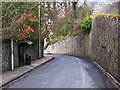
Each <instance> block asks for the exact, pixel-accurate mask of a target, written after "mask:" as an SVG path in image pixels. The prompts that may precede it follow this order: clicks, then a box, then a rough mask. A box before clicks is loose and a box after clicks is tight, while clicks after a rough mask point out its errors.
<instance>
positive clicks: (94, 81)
mask: <svg viewBox="0 0 120 90" xmlns="http://www.w3.org/2000/svg"><path fill="white" fill-rule="evenodd" d="M50 57H55V58H54V60H51V61H50V62H47V63H46V64H44V65H42V66H40V67H38V68H36V69H34V70H33V71H32V72H30V73H28V74H27V75H26V76H25V77H22V78H21V79H19V80H17V81H15V82H14V83H12V84H10V85H9V86H8V88H115V87H114V86H113V84H111V82H110V81H109V80H108V79H107V78H106V77H105V76H104V74H103V73H102V72H101V71H100V70H99V69H98V68H97V67H96V66H95V65H94V64H93V63H91V62H89V61H88V60H86V59H83V58H78V57H73V56H66V55H50ZM31 68H32V67H31ZM18 73H19V72H18ZM8 76H9V75H8ZM10 76H11V75H10ZM4 77H5V76H4ZM6 77H7V75H6Z"/></svg>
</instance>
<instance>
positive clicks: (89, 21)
mask: <svg viewBox="0 0 120 90" xmlns="http://www.w3.org/2000/svg"><path fill="white" fill-rule="evenodd" d="M91 26H92V18H91V17H90V16H88V17H86V18H84V24H81V27H82V31H83V33H84V34H86V33H90V30H91Z"/></svg>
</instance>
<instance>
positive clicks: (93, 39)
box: [45, 16, 120, 81]
mask: <svg viewBox="0 0 120 90" xmlns="http://www.w3.org/2000/svg"><path fill="white" fill-rule="evenodd" d="M119 24H120V22H119V18H118V17H112V16H97V17H96V18H94V19H93V23H92V30H91V32H90V35H83V34H79V35H78V36H75V37H68V38H66V39H65V40H61V41H59V42H56V43H54V44H52V45H50V46H48V48H47V49H46V50H45V53H51V54H66V55H74V56H81V57H87V58H90V59H92V60H95V61H96V62H97V63H99V64H100V65H101V66H102V67H103V68H105V69H106V70H107V71H108V72H109V73H110V74H112V75H113V76H114V77H115V78H116V79H117V80H118V81H120V53H119V51H120V30H119V26H120V25H119ZM118 33H119V34H118Z"/></svg>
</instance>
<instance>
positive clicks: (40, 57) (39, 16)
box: [38, 2, 41, 58]
mask: <svg viewBox="0 0 120 90" xmlns="http://www.w3.org/2000/svg"><path fill="white" fill-rule="evenodd" d="M38 11H39V13H38V16H39V58H41V40H40V2H39V5H38Z"/></svg>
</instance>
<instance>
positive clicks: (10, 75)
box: [0, 56, 54, 87]
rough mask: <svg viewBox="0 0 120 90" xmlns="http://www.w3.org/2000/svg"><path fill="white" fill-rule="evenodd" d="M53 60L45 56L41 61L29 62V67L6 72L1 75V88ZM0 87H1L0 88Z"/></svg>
mask: <svg viewBox="0 0 120 90" xmlns="http://www.w3.org/2000/svg"><path fill="white" fill-rule="evenodd" d="M52 59H54V58H53V57H50V56H47V57H44V58H42V59H37V60H35V61H33V62H31V65H25V66H22V67H19V68H16V69H15V70H14V71H7V72H4V73H2V86H4V85H6V84H8V83H10V82H11V81H14V80H15V79H17V78H19V77H21V76H23V75H25V74H27V73H28V72H30V71H32V70H33V69H35V68H36V67H38V66H40V65H42V64H44V63H46V62H47V61H50V60H52ZM0 87H1V86H0Z"/></svg>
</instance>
